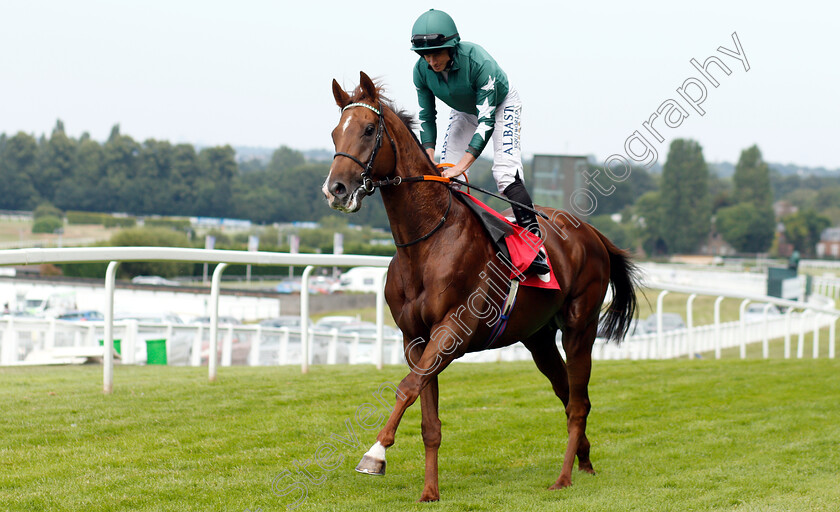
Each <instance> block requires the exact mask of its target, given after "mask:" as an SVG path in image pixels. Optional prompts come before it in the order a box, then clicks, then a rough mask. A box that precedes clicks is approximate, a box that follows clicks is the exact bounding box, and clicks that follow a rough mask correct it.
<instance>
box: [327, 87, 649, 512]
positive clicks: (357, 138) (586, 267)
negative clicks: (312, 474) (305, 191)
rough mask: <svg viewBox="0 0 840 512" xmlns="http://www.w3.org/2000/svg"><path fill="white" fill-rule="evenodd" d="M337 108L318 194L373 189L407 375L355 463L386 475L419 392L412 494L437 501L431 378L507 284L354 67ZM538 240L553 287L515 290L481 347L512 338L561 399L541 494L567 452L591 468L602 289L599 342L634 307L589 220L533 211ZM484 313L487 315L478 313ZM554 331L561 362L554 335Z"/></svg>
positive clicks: (427, 162)
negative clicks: (561, 427)
mask: <svg viewBox="0 0 840 512" xmlns="http://www.w3.org/2000/svg"><path fill="white" fill-rule="evenodd" d="M332 90H333V96H334V98H335V102H336V104H337V105H338V106H339V108H340V109H341V117H340V119H339V121H338V125H337V126H336V127H335V129H333V131H332V139H333V143H334V145H335V151H336V153H335V157H334V159H333V163H332V165H331V166H330V170H329V174H328V176H327V178H326V180H325V182H324V185H323V188H322V192H323V193H324V196H325V198H326V200H327V202H328V204H329V205H330V206H331V207H332V208H334V209H337V210H340V211H342V212H345V213H352V212H356V211H358V210H359V209H360V208H361V205H362V200H363V199H364V198H365V197H366V196H368V195H371V194H372V193H373V192H374V191H375V190H376V189H377V188H379V190H380V192H381V195H382V201H383V203H384V206H385V210H386V213H387V215H388V220H389V223H390V227H391V232H392V234H393V237H394V241H395V244H396V246H397V250H396V255H395V256H394V257H393V259H392V260H391V263H390V266H389V267H388V273H387V280H386V283H385V296H386V300H387V303H388V306H389V308H390V310H391V314H392V315H393V318H394V320H395V321H396V323H397V325H398V326H399V328H400V329H401V330H402V332H403V336H404V339H403V343H404V349H405V358H406V361H407V362H408V366H409V370H410V371H409V373H408V375H407V376H406V377H405V378H404V379H403V380H402V381H401V382H400V383H399V385H398V386H397V392H396V393H395V394H396V400H395V405H394V408H393V411H392V412H391V414H390V416H389V417H388V419H387V421H386V422H385V424H384V426H383V427H382V430H381V431H380V432H379V433H378V435H377V437H376V443H375V444H374V445H373V446H372V447H371V449H370V450H368V452H367V453H365V454H364V456H363V457H362V460H361V462H360V463H359V465H358V466H357V468H356V470H357V471H359V472H363V473H368V474H374V475H383V474H384V473H385V450H386V449H387V448H388V447H390V446H392V445H393V444H394V439H395V435H396V430H397V427H398V426H399V423H400V419H401V418H402V416H403V414H404V413H405V411H406V409H407V408H408V407H409V406H411V405H412V404H413V403H414V402H415V401H416V400H417V398H418V397H419V398H420V407H421V432H422V438H423V444H424V448H425V479H424V485H423V491H422V494H421V495H420V499H419V501H437V500H439V499H440V491H439V486H438V451H439V448H440V444H441V422H440V419H439V416H438V374H440V372H441V371H443V370H444V369H445V368H446V367H447V366H448V365H449V364H450V363H451V362H452V361H454V360H455V359H457V358H459V357H461V356H463V355H464V354H466V353H468V352H475V351H480V350H484V349H486V348H488V347H487V339H488V336H489V335H490V333H491V331H492V330H493V328H494V323H493V321H492V320H493V319H498V318H499V315H500V311H501V309H502V308H501V303H502V301H503V297H504V293H502V292H501V291H503V290H504V291H506V290H508V289H509V287H510V286H512V282H511V281H509V280H508V277H509V276H507V275H502V276H500V274H499V272H490V271H489V270H488V269H492V268H493V267H494V266H495V268H497V269H498V268H504V264H505V262H504V261H501V257H500V254H499V252H498V251H497V250H496V249H495V248H494V246H493V245H492V243H491V242H490V240H489V238H488V235H487V232H486V230H485V229H484V228H483V227H482V225H481V224H480V223H479V221H478V220H477V216H476V215H475V214H474V213H472V212H471V211H470V210H469V209H468V208H467V207H466V206H465V205H464V204H463V203H462V202H461V201H458V200H455V201H453V199H452V196H453V194H455V193H456V192H453V191H452V190H451V188H450V186H449V185H447V184H446V183H445V182H446V181H448V180H447V179H446V178H442V177H441V174H440V172H439V170H438V168H437V167H436V165H435V164H434V162H433V161H432V160H431V159H430V158H429V157H428V155H427V154H426V152H425V151H424V150H423V148H422V146H421V145H420V142H419V141H418V139H417V137H416V135H415V134H414V132H413V131H412V125H413V119H412V117H411V116H410V115H408V114H407V113H406V112H404V111H399V110H397V109H396V108H395V107H393V105H392V104H391V103H390V102H389V101H388V99H387V98H385V97H384V96H383V95H382V89H381V88H380V87H379V86H378V85H376V84H375V83H374V82H373V80H371V79H370V77H368V75H366V74H365V73H364V72H361V73H360V81H359V85H358V87H356V88H355V90H353V91H352V93H348V92H346V91H345V90H344V89H343V88H342V87H341V86H340V85H339V84H338V82H336V81H335V80H333V82H332ZM538 211H539V212H540V219H539V222H540V230H541V232H542V233H544V234H545V235H544V247H545V250H546V251H547V255H548V259H549V261H550V265H551V267H552V269H554V276H555V277H556V279H557V283H558V284H559V285H560V286H559V288H560V289H559V290H557V289H553V290H546V289H541V288H532V287H524V286H520V287H519V291H518V295H517V298H516V302H515V306H514V308H513V310H512V311H510V313H509V316H508V318H507V327H506V329H505V331H504V332H503V333H502V334H501V335H500V336H499V337H498V338H496V339H495V341H494V342H493V346H492V348H499V347H504V346H507V345H511V344H513V343H516V342H517V341H521V342H522V343H523V344H524V345H525V347H527V349H528V350H529V351H530V353H531V355H532V356H533V359H534V362H535V363H536V366H537V368H538V369H539V371H540V372H542V373H543V374H544V375H545V376H546V377H547V378H548V380H549V382H550V383H551V386H552V388H553V390H554V393H555V394H556V395H557V397H558V398H560V400H561V401H562V403H563V405H564V406H565V412H566V423H567V430H568V445H567V447H566V451H565V455H564V457H563V465H562V469H561V471H560V476H559V477H558V478H557V480H556V481H555V482H554V483H553V484H552V485H551V486H550V487H549V489H561V488H565V487H568V486H570V485H571V484H572V469H573V466H574V461H575V457H577V459H578V468H579V470H581V471H584V472H587V473H592V474H594V473H595V471H594V469H593V467H592V462H591V460H590V456H589V452H590V442H589V440H588V439H587V437H586V419H587V416H588V414H589V410H590V407H591V404H590V400H589V394H588V384H589V378H590V372H591V366H592V360H591V357H592V346H593V344H594V341H595V338H596V331H597V329H598V324H599V316H601V311H602V305H603V303H604V299H605V296H606V293H607V289H608V287H611V288H612V290H611V291H612V302H611V304H610V306H609V308H608V310H607V311H606V312H604V314H603V318H602V330H603V333H602V334H604V335H605V336H606V337H607V338H610V339H613V340H616V341H619V340H621V339H622V338H623V337H624V336H625V335H626V333H627V330H628V328H629V326H630V321H631V319H632V318H633V316H634V312H635V309H636V295H635V289H636V287H637V286H638V282H637V270H636V267H635V266H634V264H633V262H632V261H631V259H630V256H629V254H628V253H627V252H625V251H623V250H621V249H619V248H618V247H616V246H615V245H613V244H612V243H611V242H610V241H609V240H608V239H607V238H606V237H605V236H604V235H603V234H601V233H600V232H598V231H597V230H596V229H595V228H594V227H592V226H590V225H589V224H587V223H585V222H582V221H580V219H578V218H577V217H575V216H574V215H571V214H569V213H568V212H565V211H562V210H555V209H551V208H545V207H538ZM488 318H490V320H488ZM558 329H559V330H560V331H562V344H563V349H564V351H565V354H566V360H565V361H564V360H563V358H562V357H561V355H560V352H559V350H558V347H557V343H556V341H555V336H556V333H557V330H558Z"/></svg>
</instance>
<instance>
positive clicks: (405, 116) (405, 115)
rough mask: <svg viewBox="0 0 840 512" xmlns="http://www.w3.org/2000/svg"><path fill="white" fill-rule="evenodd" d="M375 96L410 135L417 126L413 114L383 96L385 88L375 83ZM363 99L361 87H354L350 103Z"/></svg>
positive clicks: (363, 93) (363, 94)
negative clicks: (409, 131)
mask: <svg viewBox="0 0 840 512" xmlns="http://www.w3.org/2000/svg"><path fill="white" fill-rule="evenodd" d="M376 95H377V96H378V97H379V101H381V102H382V104H383V105H385V106H386V107H388V108H389V109H390V110H391V111H393V112H394V113H395V114H397V117H399V118H400V121H402V123H403V124H404V125H405V126H406V128H408V129H409V130H411V131H412V133H414V128H415V126H416V124H417V123H416V122H415V121H414V114H412V113H411V112H409V111H408V110H405V109H402V108H400V107H398V106H397V105H396V104H395V103H394V102H393V101H392V100H391V99H390V98H388V97H387V96H385V88H384V87H383V86H382V85H380V84H379V83H378V82H377V83H376ZM364 98H365V92H364V91H363V90H362V86H361V85H360V86H358V87H356V89H355V90H354V91H353V93H352V94H351V95H350V102H351V103H355V102H357V101H362V99H364Z"/></svg>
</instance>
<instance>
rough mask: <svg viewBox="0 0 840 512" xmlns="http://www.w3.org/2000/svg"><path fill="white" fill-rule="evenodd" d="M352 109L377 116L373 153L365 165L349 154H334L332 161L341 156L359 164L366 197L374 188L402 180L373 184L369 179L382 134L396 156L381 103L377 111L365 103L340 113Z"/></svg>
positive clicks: (380, 144)
mask: <svg viewBox="0 0 840 512" xmlns="http://www.w3.org/2000/svg"><path fill="white" fill-rule="evenodd" d="M352 107H364V108H366V109H368V110H371V111H373V112H374V113H375V114H376V115H377V116H379V124H378V125H377V127H376V141H375V142H374V144H373V151H371V152H370V158H368V161H367V164H365V163H362V161H361V160H359V159H358V158H357V157H355V156H353V155H351V154H349V153H342V152H340V151H339V152H336V153H335V155H333V160H335V159H336V158H338V157H340V156H343V157H346V158H349V159H350V160H353V161H354V162H356V163H357V164H359V167H361V168H362V175H361V177H362V188H363V189H364V191H365V194H366V195H373V193H374V192H375V191H376V187H380V186H382V185H383V184H385V185H390V184H392V182H393V181H396V182H397V183H396V184H399V182H401V181H402V178H400V177H399V176H397V178H395V180H390V179H388V178H386V179H385V180H383V181H382V182H375V181H373V179H371V177H370V173H371V171H372V170H373V161H374V160H375V159H376V154H377V153H379V149H380V148H381V147H382V134H383V133H385V134H387V135H388V141H389V142H390V143H391V150H392V152H393V154H394V157H395V158H396V154H397V147H396V145H395V144H394V139H393V138H392V137H391V134H390V133H388V127H387V126H386V125H385V116H384V115H382V102H379V108H378V109H377V108H375V107H372V106H370V105H368V104H367V103H351V104H349V105H347V106H346V107H344V108H342V109H341V111H342V112H344V111H345V110H347V109H348V108H352Z"/></svg>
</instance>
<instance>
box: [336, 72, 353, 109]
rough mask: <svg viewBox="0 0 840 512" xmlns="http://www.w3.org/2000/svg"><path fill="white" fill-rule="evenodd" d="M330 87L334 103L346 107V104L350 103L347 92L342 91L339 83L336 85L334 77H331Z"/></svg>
mask: <svg viewBox="0 0 840 512" xmlns="http://www.w3.org/2000/svg"><path fill="white" fill-rule="evenodd" d="M332 88H333V96H334V97H335V103H336V105H338V106H339V108H344V107H346V106H347V104H348V103H350V95H349V94H347V93H346V92H345V91H344V89H342V88H341V86H340V85H338V82H336V81H335V78H333V85H332Z"/></svg>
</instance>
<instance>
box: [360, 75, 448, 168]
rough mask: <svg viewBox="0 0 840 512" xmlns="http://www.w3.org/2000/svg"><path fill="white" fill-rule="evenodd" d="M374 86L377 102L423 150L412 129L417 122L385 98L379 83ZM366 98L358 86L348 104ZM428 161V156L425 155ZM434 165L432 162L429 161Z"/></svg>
mask: <svg viewBox="0 0 840 512" xmlns="http://www.w3.org/2000/svg"><path fill="white" fill-rule="evenodd" d="M374 83H375V84H376V95H377V96H378V97H379V101H381V102H382V105H384V106H385V107H387V108H388V109H389V110H391V111H392V112H393V113H395V114H397V117H398V118H399V119H400V121H402V123H403V124H404V125H405V127H406V128H408V132H409V133H410V134H411V138H413V139H414V142H415V143H416V144H417V146H418V147H419V148H420V149H423V144H422V143H421V142H420V139H418V138H417V134H416V133H414V129H415V127H416V126H417V122H416V121H415V120H414V114H412V113H411V112H409V111H408V110H406V109H404V108H400V107H399V106H397V105H396V104H395V103H394V102H393V101H392V100H391V99H390V98H388V97H387V96H385V94H384V92H385V88H384V87H383V86H382V85H381V84H380V83H379V81H375V82H374ZM365 98H366V95H365V92H364V91H363V90H362V86H361V85H359V86H357V87H356V89H354V90H353V92H352V93H351V94H350V103H355V102H358V101H362V100H363V99H365ZM423 154H424V155H425V154H426V151H425V149H423ZM426 158H427V159H428V155H426ZM429 162H431V163H432V164H433V165H434V162H432V161H431V160H429Z"/></svg>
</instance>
